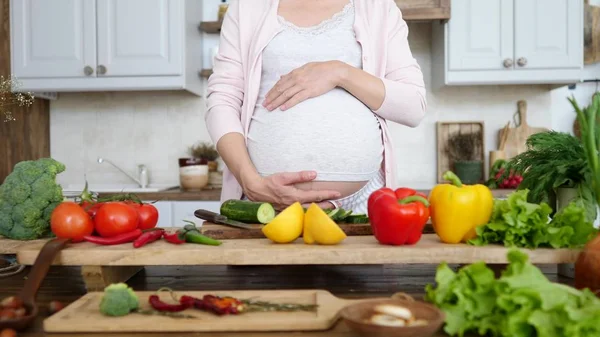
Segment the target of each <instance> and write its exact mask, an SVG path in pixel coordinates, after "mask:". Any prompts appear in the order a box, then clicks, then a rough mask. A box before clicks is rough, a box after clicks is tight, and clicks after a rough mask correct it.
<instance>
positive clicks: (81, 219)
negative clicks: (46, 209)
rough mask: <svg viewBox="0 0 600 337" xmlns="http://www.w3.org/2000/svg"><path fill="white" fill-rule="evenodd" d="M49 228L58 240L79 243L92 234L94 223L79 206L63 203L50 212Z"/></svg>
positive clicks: (67, 202)
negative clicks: (64, 239)
mask: <svg viewBox="0 0 600 337" xmlns="http://www.w3.org/2000/svg"><path fill="white" fill-rule="evenodd" d="M50 228H51V229H52V233H54V235H56V237H58V238H66V239H71V240H73V242H80V241H83V237H84V236H86V235H90V234H92V232H93V231H94V223H93V221H92V219H91V218H90V216H89V215H88V214H87V213H86V212H85V210H84V209H83V208H81V206H79V205H78V204H76V203H74V202H71V201H65V202H62V203H61V204H59V205H58V206H56V208H55V209H54V211H52V215H51V216H50Z"/></svg>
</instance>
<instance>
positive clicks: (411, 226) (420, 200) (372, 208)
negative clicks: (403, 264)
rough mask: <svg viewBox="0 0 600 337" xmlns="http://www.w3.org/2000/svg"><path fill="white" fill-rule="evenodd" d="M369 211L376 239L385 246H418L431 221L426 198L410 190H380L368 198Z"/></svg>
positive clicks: (385, 188)
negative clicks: (424, 230) (427, 224)
mask: <svg viewBox="0 0 600 337" xmlns="http://www.w3.org/2000/svg"><path fill="white" fill-rule="evenodd" d="M367 207H368V212H369V222H370V223H371V228H372V230H373V235H374V236H375V238H376V239H377V241H379V243H381V244H385V245H393V246H399V245H413V244H415V243H417V242H419V240H421V236H422V235H423V228H424V227H425V224H426V223H427V220H429V202H428V201H427V197H426V196H425V195H423V194H421V193H417V191H415V190H413V189H410V188H398V189H396V190H395V191H394V190H392V189H390V188H387V187H384V188H381V189H379V190H377V191H375V192H373V193H372V194H371V195H370V196H369V200H368V206H367Z"/></svg>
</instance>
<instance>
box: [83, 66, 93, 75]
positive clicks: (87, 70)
mask: <svg viewBox="0 0 600 337" xmlns="http://www.w3.org/2000/svg"><path fill="white" fill-rule="evenodd" d="M83 73H84V74H85V76H90V75H92V74H93V73H94V68H92V67H90V66H85V67H84V68H83Z"/></svg>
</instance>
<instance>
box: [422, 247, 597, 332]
mask: <svg viewBox="0 0 600 337" xmlns="http://www.w3.org/2000/svg"><path fill="white" fill-rule="evenodd" d="M508 261H509V265H508V267H507V269H506V270H505V271H504V272H503V273H502V275H501V277H500V278H498V279H496V278H495V277H494V272H493V271H492V270H491V269H489V268H488V267H487V266H486V264H485V263H483V262H477V263H473V264H471V265H468V266H466V267H463V268H461V269H460V270H459V271H458V272H454V271H453V270H452V269H450V267H449V266H448V265H447V264H446V263H442V264H440V265H439V266H438V268H437V272H436V277H435V281H436V283H437V287H434V286H433V285H431V284H429V285H427V287H426V289H425V290H426V295H425V300H426V301H428V302H431V303H433V304H435V305H436V306H437V307H439V308H440V309H441V310H442V311H444V313H445V314H446V322H445V323H446V324H445V326H444V331H445V332H446V333H447V334H449V335H450V336H461V337H462V336H465V334H467V333H477V334H479V335H486V334H487V335H490V336H502V337H504V336H506V337H508V336H510V337H562V336H569V337H591V336H600V324H598V322H599V321H600V299H598V298H597V297H596V296H595V295H594V294H593V293H592V292H591V291H590V290H589V289H584V290H582V291H580V290H577V289H575V288H571V287H568V286H566V285H562V284H557V283H552V282H550V281H549V280H548V279H547V278H546V277H545V276H544V274H543V273H542V272H541V271H540V270H539V269H538V268H537V267H536V266H534V265H533V264H531V263H530V262H529V259H528V256H527V255H526V254H525V253H523V252H521V251H519V250H516V249H511V250H510V251H509V252H508Z"/></svg>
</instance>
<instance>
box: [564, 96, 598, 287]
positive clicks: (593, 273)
mask: <svg viewBox="0 0 600 337" xmlns="http://www.w3.org/2000/svg"><path fill="white" fill-rule="evenodd" d="M569 102H571V104H572V106H573V108H574V109H575V113H576V117H577V123H578V124H579V128H580V134H581V143H582V147H583V151H584V154H585V158H586V167H587V172H588V176H587V181H588V184H586V185H585V190H586V191H589V193H587V196H588V197H589V198H590V199H592V200H595V201H596V202H595V205H594V206H600V152H599V151H600V124H599V123H598V118H599V117H600V111H599V110H600V94H599V93H596V94H594V96H593V97H592V102H591V104H590V105H589V106H587V107H585V108H580V107H579V104H577V101H576V100H575V98H574V97H572V98H570V99H569ZM588 185H589V186H588ZM599 261H600V237H598V236H597V237H596V238H595V239H594V240H592V241H590V242H589V243H588V244H586V245H585V247H584V249H583V251H582V253H581V254H580V255H579V257H578V258H577V262H576V264H575V285H576V286H577V287H578V288H587V287H589V288H590V289H592V291H596V292H599V293H600V271H599V270H600V262H599Z"/></svg>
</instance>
